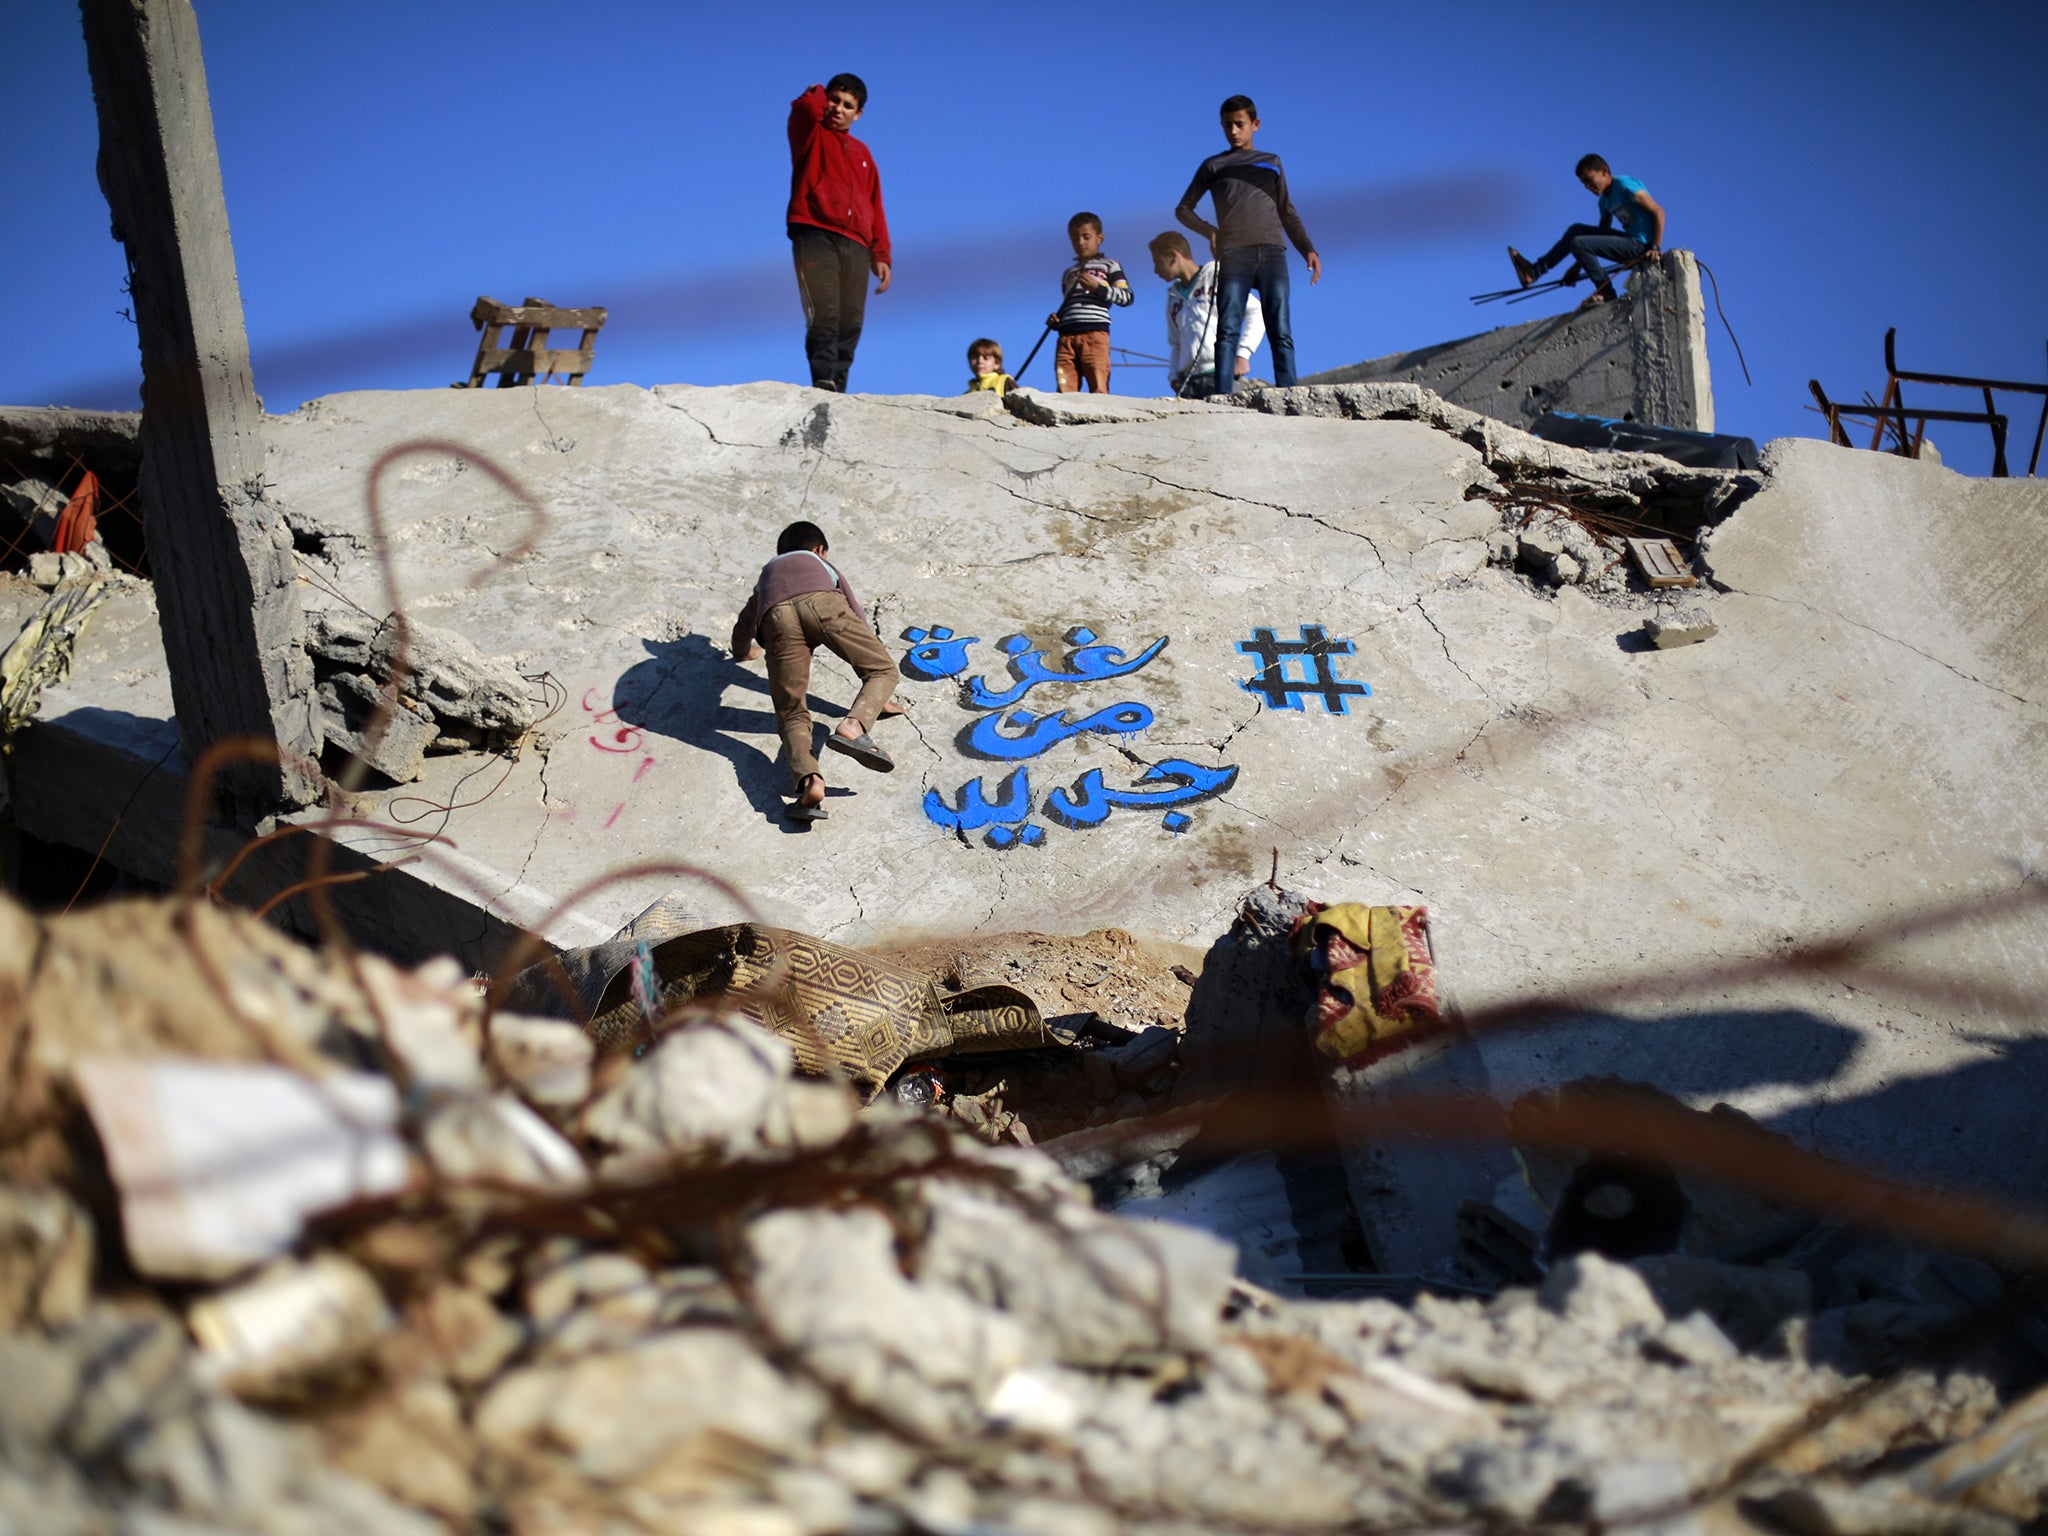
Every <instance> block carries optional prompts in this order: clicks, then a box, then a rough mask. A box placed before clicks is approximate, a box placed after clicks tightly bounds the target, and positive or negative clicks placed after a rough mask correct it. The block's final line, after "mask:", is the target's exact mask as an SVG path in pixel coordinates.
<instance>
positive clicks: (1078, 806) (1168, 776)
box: [1045, 757, 1237, 832]
mask: <svg viewBox="0 0 2048 1536" xmlns="http://www.w3.org/2000/svg"><path fill="white" fill-rule="evenodd" d="M1236 782H1237V769H1236V768H1234V767H1228V768H1204V767H1202V766H1201V765H1200V764H1199V763H1191V762H1188V761H1187V760H1186V759H1185V758H1179V757H1169V758H1166V759H1165V760H1164V761H1162V762H1157V763H1154V764H1153V765H1152V766H1151V767H1150V768H1147V769H1146V770H1145V771H1144V772H1143V773H1141V774H1139V775H1138V783H1139V784H1140V785H1145V784H1155V785H1159V786H1162V787H1160V788H1157V789H1143V788H1140V789H1111V788H1109V787H1108V786H1106V785H1105V784H1104V783H1103V782H1102V770H1101V769H1100V768H1090V769H1089V770H1088V771H1087V772H1086V773H1084V774H1082V775H1081V777H1080V778H1078V779H1076V780H1074V787H1073V788H1072V789H1055V790H1054V791H1053V792H1052V793H1051V794H1049V795H1047V796H1046V797H1045V814H1046V816H1047V817H1048V818H1049V819H1051V820H1053V821H1056V822H1058V823H1059V824H1060V825H1061V826H1063V827H1099V826H1101V825H1102V823H1103V822H1105V821H1107V820H1108V819H1109V813H1110V811H1111V810H1112V809H1114V808H1115V807H1117V806H1120V805H1122V806H1131V807H1133V808H1136V809H1146V810H1158V809H1161V808H1163V807H1166V806H1174V805H1192V804H1193V803H1194V802H1195V801H1197V800H1207V799H1209V798H1210V797H1211V796H1214V795H1220V794H1222V793H1223V791H1225V790H1226V789H1228V788H1230V786H1231V785H1232V784H1235V783H1236ZM1180 821H1181V827H1175V826H1171V825H1169V826H1168V827H1167V830H1168V831H1170V832H1178V831H1180V830H1181V829H1182V827H1185V826H1186V824H1187V818H1186V817H1181V818H1180Z"/></svg>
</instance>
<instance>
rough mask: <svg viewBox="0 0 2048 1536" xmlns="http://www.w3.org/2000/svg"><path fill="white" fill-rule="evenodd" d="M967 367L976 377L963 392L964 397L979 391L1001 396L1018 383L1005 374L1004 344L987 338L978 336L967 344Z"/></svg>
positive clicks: (968, 382)
mask: <svg viewBox="0 0 2048 1536" xmlns="http://www.w3.org/2000/svg"><path fill="white" fill-rule="evenodd" d="M967 366H968V368H969V369H970V370H971V371H972V372H973V375H974V376H973V377H972V378H970V379H969V380H968V381H967V387H966V388H965V389H963V390H962V391H961V393H962V394H963V395H971V394H973V393H974V392H975V391H976V390H977V389H992V390H994V391H995V392H996V394H998V395H1001V394H1002V392H1003V391H1004V390H1006V389H1010V388H1013V387H1014V386H1015V385H1016V383H1017V381H1016V380H1015V379H1013V378H1011V377H1010V376H1009V375H1008V374H1007V373H1005V372H1003V344H1002V343H1001V342H1000V341H995V340H992V339H990V338H989V337H987V336H977V337H975V338H974V340H972V341H970V342H969V343H968V344H967Z"/></svg>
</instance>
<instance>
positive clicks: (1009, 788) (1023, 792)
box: [924, 768, 1031, 832]
mask: <svg viewBox="0 0 2048 1536" xmlns="http://www.w3.org/2000/svg"><path fill="white" fill-rule="evenodd" d="M981 784H982V781H981V780H980V779H969V780H968V781H967V782H966V783H965V784H963V785H961V786H960V795H959V803H958V804H957V805H952V806H949V805H947V804H946V797H945V796H944V795H941V794H940V793H939V792H938V791H937V790H936V789H928V790H926V791H925V792H924V813H925V815H926V816H927V817H928V818H930V819H931V821H933V822H934V823H935V824H937V825H938V826H941V827H944V828H945V829H946V830H947V831H949V832H972V831H975V830H976V829H978V828H981V827H987V826H994V825H995V824H997V823H998V822H1023V821H1029V820H1030V819H1031V775H1030V773H1029V772H1028V771H1027V770H1025V769H1023V768H1019V769H1018V770H1017V771H1016V772H1015V773H1013V774H1011V775H1010V776H1009V777H1008V778H1007V779H1005V780H1003V783H1002V787H1001V788H1000V789H998V790H997V791H996V794H995V798H994V799H993V800H991V799H989V798H988V796H986V795H984V794H983V793H982V789H981Z"/></svg>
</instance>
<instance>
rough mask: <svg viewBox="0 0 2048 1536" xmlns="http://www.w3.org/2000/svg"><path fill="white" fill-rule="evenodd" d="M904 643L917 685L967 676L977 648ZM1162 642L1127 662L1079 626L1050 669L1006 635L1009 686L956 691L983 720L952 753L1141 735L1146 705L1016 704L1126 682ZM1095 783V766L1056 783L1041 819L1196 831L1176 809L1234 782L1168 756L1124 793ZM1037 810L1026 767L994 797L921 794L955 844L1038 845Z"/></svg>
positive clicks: (981, 783) (937, 641) (918, 638)
mask: <svg viewBox="0 0 2048 1536" xmlns="http://www.w3.org/2000/svg"><path fill="white" fill-rule="evenodd" d="M903 638H904V639H905V640H908V641H910V642H911V646H912V649H911V650H910V651H909V652H907V653H906V654H905V656H904V657H903V661H902V663H901V667H902V671H903V673H904V675H905V676H907V677H911V678H915V679H917V680H918V681H921V682H936V681H939V680H941V679H943V678H948V677H957V676H959V675H960V674H962V673H963V672H965V671H966V670H967V668H968V660H967V648H968V647H969V646H972V645H975V644H978V643H979V641H978V637H976V636H973V635H967V636H956V635H955V634H954V633H953V631H952V630H950V629H947V628H945V627H944V626H943V625H936V624H935V625H931V626H929V627H914V628H910V629H906V630H904V631H903ZM1167 638H1168V637H1167V636H1165V635H1161V636H1160V637H1159V638H1158V639H1156V640H1154V641H1153V642H1152V643H1151V644H1150V645H1148V646H1146V647H1145V648H1144V649H1143V650H1142V651H1139V652H1138V653H1137V654H1136V655H1127V654H1126V653H1125V652H1124V650H1123V649H1122V648H1121V647H1119V646H1114V645H1105V644H1101V643H1099V642H1098V641H1097V640H1096V638H1095V632H1094V631H1093V630H1091V629H1088V628H1086V627H1084V626H1081V625H1076V626H1075V627H1074V628H1072V629H1070V630H1068V631H1067V632H1066V634H1065V636H1064V639H1065V640H1066V642H1067V644H1068V645H1069V646H1070V647H1071V649H1070V650H1069V651H1068V653H1067V655H1066V657H1065V660H1064V661H1063V662H1062V663H1061V664H1060V665H1058V666H1055V665H1052V664H1051V663H1049V662H1048V661H1047V660H1046V652H1045V651H1044V650H1040V649H1034V648H1033V646H1032V644H1031V641H1030V639H1029V637H1027V636H1025V635H1022V634H1014V635H1006V636H1004V637H1003V639H1001V640H1000V641H998V642H997V647H998V649H1000V650H1001V651H1002V652H1003V654H1004V655H1005V656H1006V657H1008V658H1009V667H1010V675H1011V677H1012V679H1013V682H1012V683H1011V685H1010V686H1009V687H1007V688H1002V689H993V688H990V687H989V686H988V685H987V683H985V682H984V681H983V680H982V679H980V678H973V679H970V680H969V681H968V682H967V683H966V685H965V686H964V687H963V688H962V689H961V700H960V702H961V707H962V708H964V709H970V710H976V711H982V713H980V714H979V715H978V716H977V718H976V719H975V720H974V721H973V722H972V723H970V724H969V725H967V726H966V727H965V728H963V729H962V730H961V732H960V734H959V737H958V738H957V741H956V745H957V746H958V748H959V750H960V752H961V753H962V754H963V755H964V756H968V757H973V758H979V759H982V760H983V761H986V762H996V763H1022V762H1024V761H1026V760H1028V759H1033V758H1037V757H1040V756H1042V755H1044V754H1045V753H1046V752H1048V751H1050V750H1051V749H1052V748H1054V747H1056V746H1058V745H1059V744H1060V743H1061V742H1063V741H1069V740H1072V739H1073V738H1075V737H1077V736H1085V735H1090V734H1098V735H1114V736H1132V735H1135V734H1136V733H1137V732H1139V731H1142V730H1145V729H1147V728H1148V727H1149V726H1151V725H1152V723H1153V720H1154V716H1153V713H1152V709H1151V706H1149V705H1147V704H1143V703H1140V702H1138V701H1137V700H1135V699H1131V700H1125V701H1123V702H1121V703H1116V704H1111V705H1109V706H1107V707H1105V708H1102V709H1098V710H1096V711H1094V712H1093V713H1092V714H1083V713H1081V712H1080V711H1078V710H1074V709H1067V710H1062V711H1059V712H1058V713H1055V714H1051V715H1040V714H1037V713H1034V712H1033V711H1031V710H1028V709H1017V708H1014V707H1013V706H1015V705H1016V704H1017V703H1018V701H1019V700H1021V699H1023V698H1024V697H1025V695H1027V694H1028V693H1030V691H1031V690H1032V689H1033V688H1035V687H1037V686H1038V685H1039V684H1040V683H1099V682H1106V681H1108V680H1110V679H1112V678H1118V677H1128V676H1130V675H1131V674H1132V673H1134V672H1137V671H1140V670H1142V669H1143V668H1144V667H1145V666H1147V665H1148V664H1150V663H1151V662H1152V661H1153V660H1154V659H1155V658H1157V657H1158V655H1159V653H1160V652H1161V651H1163V650H1165V649H1166V641H1167ZM1102 775H1103V770H1101V769H1100V768H1091V769H1089V770H1087V771H1086V772H1085V773H1083V774H1081V775H1080V777H1078V778H1077V779H1075V780H1074V781H1073V783H1072V784H1071V785H1056V786H1055V787H1054V788H1053V789H1052V790H1051V791H1050V792H1049V793H1048V794H1047V795H1046V796H1045V800H1044V805H1043V810H1044V814H1045V817H1046V819H1047V820H1049V821H1053V822H1056V823H1058V824H1059V825H1060V826H1063V827H1068V828H1073V829H1085V828H1092V827H1099V826H1101V825H1102V824H1103V823H1104V822H1105V821H1107V820H1108V819H1109V813H1110V812H1111V811H1112V810H1141V811H1152V812H1160V813H1163V814H1162V815H1161V817H1160V825H1161V826H1162V827H1163V828H1165V830H1166V831H1167V832H1169V833H1172V834H1173V835H1175V836H1179V835H1180V834H1181V833H1182V832H1185V831H1186V830H1187V829H1188V828H1189V827H1190V826H1192V825H1193V818H1192V817H1190V816H1188V815H1187V814H1186V813H1185V812H1184V811H1183V810H1180V809H1177V808H1178V807H1182V806H1188V805H1193V804H1195V803H1196V802H1197V801H1201V800H1207V799H1210V798H1212V797H1213V796H1216V795H1220V794H1222V793H1223V792H1224V791H1225V790H1227V789H1229V788H1230V786H1231V785H1232V784H1234V783H1235V782H1236V781H1237V775H1238V770H1237V769H1236V768H1235V767H1234V766H1230V765H1227V764H1226V765H1223V766H1220V767H1216V768H1204V767H1203V766H1201V765H1200V764H1198V763H1191V762H1188V761H1187V760H1185V759H1183V758H1167V759H1165V760H1164V761H1161V762H1158V763H1154V764H1152V765H1151V766H1150V767H1147V768H1145V769H1144V771H1143V772H1142V773H1140V774H1139V775H1138V777H1137V780H1136V781H1135V783H1134V784H1132V785H1131V786H1130V787H1128V788H1119V787H1114V786H1111V785H1108V784H1105V783H1104V782H1103V776H1102ZM1038 809H1039V801H1038V797H1037V795H1036V794H1035V793H1034V792H1033V790H1032V787H1031V776H1030V770H1029V769H1028V768H1024V767H1019V768H1016V769H1014V770H1012V771H1011V772H1010V773H1009V774H1008V775H1007V776H1006V777H1005V778H1004V779H1003V780H1002V782H1001V783H1000V784H999V785H997V786H996V787H995V789H994V790H993V791H991V790H990V789H989V787H988V781H987V780H985V779H981V778H972V779H969V780H967V781H966V782H965V783H963V784H962V785H961V786H960V788H959V790H958V791H956V792H955V794H954V795H953V797H952V799H951V801H950V802H949V801H948V799H947V797H946V796H945V794H944V793H942V792H941V791H940V790H938V789H928V790H926V791H925V796H924V814H925V817H926V819H928V820H929V821H931V822H932V823H933V825H935V826H939V827H943V828H945V829H946V830H947V831H949V832H953V833H957V834H958V835H959V836H960V837H962V838H965V837H967V836H969V835H970V834H972V833H975V832H979V833H981V834H982V841H983V842H984V843H985V844H986V845H987V846H988V847H991V848H1038V847H1042V846H1044V843H1045V828H1044V827H1042V826H1040V825H1038V824H1037V823H1036V822H1034V821H1033V820H1032V816H1033V814H1034V812H1036V811H1037V810H1038Z"/></svg>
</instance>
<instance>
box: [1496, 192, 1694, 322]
mask: <svg viewBox="0 0 2048 1536" xmlns="http://www.w3.org/2000/svg"><path fill="white" fill-rule="evenodd" d="M1573 174H1575V175H1576V176H1577V177H1578V178H1579V184H1580V185H1581V186H1583V187H1584V188H1585V189H1586V190H1587V191H1588V192H1590V193H1592V194H1593V195H1594V196H1595V197H1597V198H1599V199H1600V222H1599V223H1598V224H1574V225H1572V226H1571V227H1570V228H1568V229H1566V230H1565V232H1564V233H1563V234H1562V235H1560V236H1559V237H1558V241H1557V244H1555V245H1553V246H1552V247H1551V248H1550V249H1549V250H1547V251H1545V252H1544V253H1543V254H1542V255H1541V256H1539V257H1537V258H1536V259H1535V260H1534V261H1531V260H1530V259H1529V258H1528V257H1526V256H1524V255H1523V254H1522V253H1521V252H1520V251H1518V250H1516V249H1515V248H1514V247H1513V246H1512V245H1511V246H1509V247H1508V260H1510V261H1512V262H1513V263H1514V264H1515V276H1516V277H1517V278H1518V279H1520V281H1521V284H1522V286H1523V287H1524V288H1527V287H1529V286H1530V285H1531V284H1532V283H1534V282H1536V281H1537V279H1539V278H1541V277H1542V276H1543V274H1544V273H1546V272H1548V271H1549V270H1550V269H1551V268H1552V267H1555V266H1556V265H1557V264H1558V263H1559V262H1561V261H1564V260H1565V259H1566V258H1567V257H1569V258H1570V259H1571V260H1572V262H1573V267H1572V270H1571V271H1570V272H1568V273H1566V274H1565V279H1564V280H1565V282H1566V283H1568V284H1569V283H1576V282H1577V281H1578V280H1579V279H1580V278H1581V277H1589V278H1591V279H1592V280H1593V291H1592V293H1590V294H1588V295H1587V296H1586V300H1585V302H1584V303H1582V304H1581V305H1580V306H1579V308H1581V309H1590V308H1592V307H1593V306H1594V305H1595V304H1605V303H1608V302H1609V301H1611V300H1612V299H1613V298H1614V280H1613V278H1612V276H1611V275H1610V274H1608V273H1607V272H1605V271H1603V270H1602V269H1601V266H1600V263H1601V262H1602V261H1603V260H1604V261H1611V262H1615V263H1617V264H1619V265H1622V266H1626V265H1629V264H1630V263H1633V262H1636V261H1640V260H1641V259H1642V258H1644V257H1646V256H1649V257H1655V256H1657V255H1659V254H1661V252H1662V250H1663V247H1664V209H1663V208H1662V207H1661V206H1660V205H1659V204H1658V202H1657V200H1656V199H1655V198H1654V197H1652V196H1650V194H1649V193H1648V192H1647V191H1645V190H1644V188H1643V184H1642V183H1641V182H1640V181H1637V180H1636V179H1635V177H1633V176H1617V175H1615V174H1614V172H1613V171H1611V170H1609V169H1608V166H1607V162H1606V161H1605V160H1603V159H1601V158H1600V156H1598V155H1583V156H1581V157H1580V159H1579V163H1578V165H1577V166H1575V167H1574V168H1573ZM1616 222H1619V223H1620V225H1621V228H1620V230H1619V231H1616V230H1614V229H1613V228H1612V227H1611V226H1613V225H1614V224H1615V223H1616Z"/></svg>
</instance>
